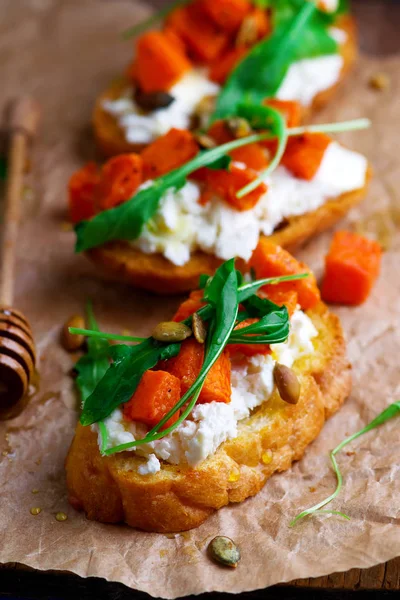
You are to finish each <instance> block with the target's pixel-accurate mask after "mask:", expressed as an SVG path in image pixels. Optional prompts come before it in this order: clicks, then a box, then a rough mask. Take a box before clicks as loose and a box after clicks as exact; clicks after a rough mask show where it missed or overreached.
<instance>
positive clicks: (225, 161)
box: [207, 154, 232, 171]
mask: <svg viewBox="0 0 400 600" xmlns="http://www.w3.org/2000/svg"><path fill="white" fill-rule="evenodd" d="M231 162H232V157H231V156H228V155H227V154H225V156H221V158H218V159H217V160H216V161H214V162H213V163H211V164H209V165H207V168H208V169H212V170H213V171H219V170H220V169H223V170H224V171H227V170H228V169H229V166H230V164H231Z"/></svg>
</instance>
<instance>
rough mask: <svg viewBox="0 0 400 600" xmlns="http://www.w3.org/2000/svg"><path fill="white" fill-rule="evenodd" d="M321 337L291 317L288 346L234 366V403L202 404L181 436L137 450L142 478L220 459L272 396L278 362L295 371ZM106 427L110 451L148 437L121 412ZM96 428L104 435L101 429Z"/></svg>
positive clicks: (304, 320) (298, 314)
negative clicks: (242, 424) (220, 449)
mask: <svg viewBox="0 0 400 600" xmlns="http://www.w3.org/2000/svg"><path fill="white" fill-rule="evenodd" d="M317 335H318V332H317V330H316V329H315V327H314V325H313V323H312V321H311V319H310V318H309V317H308V316H307V315H306V314H305V313H304V312H302V311H301V310H296V311H295V313H294V314H293V316H292V318H291V322H290V335H289V339H288V340H287V342H285V343H281V344H273V345H271V350H272V354H271V355H266V356H265V355H261V354H258V355H256V356H253V357H251V358H246V359H245V360H243V359H241V360H240V361H238V362H235V361H233V362H232V372H231V387H232V394H231V402H230V403H229V404H225V403H223V402H210V403H207V404H198V405H197V406H195V408H194V410H193V411H192V413H191V415H190V417H189V418H188V419H186V420H185V421H184V422H183V423H182V424H181V425H180V426H179V427H178V428H177V429H176V430H175V431H173V432H171V433H170V434H168V435H166V436H165V437H164V438H161V439H160V440H156V441H154V442H152V443H150V444H145V445H142V446H138V447H137V448H135V449H132V451H134V452H135V453H136V454H137V455H139V456H143V457H144V458H146V459H147V460H146V462H144V463H143V464H141V465H140V466H139V467H138V472H139V473H140V474H141V475H149V474H153V473H156V472H157V471H159V470H160V468H161V463H160V460H164V461H166V462H169V463H171V464H189V465H190V466H193V467H194V466H196V465H198V464H199V463H201V462H202V461H203V460H205V459H206V458H207V457H208V456H211V455H212V454H214V453H215V452H216V450H217V449H218V447H219V446H220V445H221V444H222V443H223V442H225V441H226V440H230V439H233V438H235V437H236V436H237V435H238V433H239V428H240V421H242V420H243V419H246V418H247V417H249V416H250V414H251V411H252V410H254V409H255V408H257V407H258V406H260V405H261V404H263V403H264V402H266V401H268V398H269V397H270V396H271V394H272V391H273V389H274V380H273V369H274V365H275V362H280V363H282V364H284V365H286V366H288V367H291V366H292V365H293V363H294V362H295V361H296V360H298V359H299V358H301V357H303V356H308V355H310V354H312V352H313V349H314V347H313V341H312V340H313V338H315V337H316V336H317ZM104 422H105V425H106V427H107V430H108V436H109V442H108V443H109V447H112V446H116V445H119V444H124V443H127V442H132V441H134V440H135V439H139V438H143V437H144V436H145V435H146V431H147V430H146V427H145V426H144V425H142V424H140V423H135V422H130V421H126V420H125V419H124V416H123V413H122V411H121V410H120V409H116V410H114V412H113V413H112V414H111V415H110V416H109V417H108V418H107V419H105V421H104ZM92 427H93V428H94V429H95V430H96V431H98V429H97V425H94V426H92ZM100 443H101V439H100V434H99V444H100Z"/></svg>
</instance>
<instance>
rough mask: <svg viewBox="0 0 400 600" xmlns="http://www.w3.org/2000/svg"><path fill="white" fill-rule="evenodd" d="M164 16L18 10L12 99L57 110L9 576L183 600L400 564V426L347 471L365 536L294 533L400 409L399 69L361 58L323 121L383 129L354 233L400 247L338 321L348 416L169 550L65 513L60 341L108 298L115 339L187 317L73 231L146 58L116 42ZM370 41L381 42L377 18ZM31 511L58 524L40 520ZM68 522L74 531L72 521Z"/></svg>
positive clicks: (30, 203) (2, 551)
mask: <svg viewBox="0 0 400 600" xmlns="http://www.w3.org/2000/svg"><path fill="white" fill-rule="evenodd" d="M148 10H149V9H148V8H146V7H144V6H141V5H139V4H137V3H136V2H134V1H127V0H113V1H111V0H110V1H105V0H19V2H17V3H16V2H15V1H14V0H3V6H2V14H3V19H2V22H1V25H0V54H1V56H2V66H1V70H2V71H1V73H2V74H1V81H2V85H1V89H0V99H1V101H5V100H6V99H7V98H9V97H10V96H11V95H14V94H15V93H20V92H31V93H33V94H34V95H35V96H36V97H37V98H38V99H39V100H40V102H41V104H42V107H43V117H44V119H43V125H42V130H41V135H40V139H39V140H38V143H37V146H36V149H35V153H34V165H33V173H32V174H31V176H30V180H31V184H30V185H31V186H32V187H27V189H26V190H25V195H24V207H25V210H24V223H23V225H22V227H21V235H20V244H19V248H18V272H17V298H16V305H17V306H18V307H19V308H20V309H22V310H23V311H25V312H26V314H27V315H28V317H29V318H30V319H31V322H32V326H33V329H34V333H35V337H36V341H37V348H38V354H39V360H38V364H39V369H40V380H39V381H38V382H37V386H36V389H34V390H33V393H32V399H31V402H30V404H29V406H28V408H27V409H26V410H25V412H24V413H23V414H22V415H21V416H20V417H19V418H17V419H15V420H13V421H10V422H7V423H1V424H0V498H1V511H0V539H1V540H2V543H1V545H0V562H3V563H6V562H11V561H16V562H21V563H24V564H25V565H29V566H31V567H34V568H38V569H46V570H47V569H60V570H67V571H71V572H74V573H77V574H79V575H82V576H99V577H104V578H106V579H108V580H112V581H120V582H122V583H125V584H126V585H128V586H131V587H132V588H136V589H139V590H144V591H146V592H148V593H150V594H152V595H154V596H162V597H166V598H174V597H178V596H182V595H185V594H190V593H200V592H205V591H212V590H214V591H216V590H219V591H225V592H241V591H245V590H252V589H256V588H262V587H265V586H269V585H272V584H275V583H277V582H284V581H290V580H292V579H294V578H300V577H312V576H319V575H326V574H328V573H332V572H334V571H344V570H347V569H350V568H353V567H369V566H372V565H374V564H377V563H379V562H383V561H386V560H389V559H391V558H393V557H395V556H396V555H398V554H400V535H399V519H400V509H399V503H398V498H399V495H400V436H399V427H400V420H393V421H392V422H390V423H388V424H386V425H385V426H384V427H382V428H381V429H379V430H377V431H374V432H373V433H370V434H368V435H366V436H364V437H362V438H361V439H359V440H358V441H357V442H356V443H354V444H353V445H352V446H351V447H349V448H347V450H348V452H343V453H342V455H341V456H340V457H339V461H340V465H341V468H342V471H343V475H344V480H345V483H344V486H343V490H342V492H341V494H340V496H339V498H338V499H337V500H336V501H335V502H334V503H333V504H332V508H335V509H337V510H344V511H345V512H347V513H348V514H349V515H350V516H351V521H350V522H347V521H344V520H341V519H340V518H337V517H327V516H320V517H316V518H313V519H310V520H305V521H303V522H301V523H300V524H299V525H298V526H297V527H295V528H294V529H289V528H288V523H289V521H290V519H291V518H292V517H293V516H295V515H296V514H297V513H298V512H299V511H300V510H302V509H303V508H305V507H308V506H310V505H312V504H315V503H316V502H317V501H318V500H321V499H322V498H325V497H326V495H327V494H328V493H330V492H331V491H332V490H333V489H334V485H335V479H334V476H333V474H332V471H331V469H330V465H329V460H328V456H327V453H328V451H329V450H330V449H331V448H333V447H334V446H336V445H337V444H338V443H339V442H340V441H341V440H342V439H343V438H344V437H345V436H346V435H348V434H351V433H352V432H354V431H356V430H358V429H359V428H360V427H362V426H363V425H364V424H366V423H367V422H368V421H370V420H371V419H372V418H373V417H374V416H375V415H377V414H378V413H379V412H380V411H381V410H383V409H384V408H385V407H386V406H387V405H388V404H389V403H391V402H392V401H394V400H395V399H399V397H400V385H399V384H400V376H399V356H400V330H399V325H400V304H399V294H400V278H399V264H400V263H399V261H400V254H399V248H400V243H399V242H400V236H399V234H398V231H396V224H395V223H396V220H397V223H398V219H396V218H394V220H393V217H396V215H398V213H399V208H400V201H399V197H398V188H399V185H400V171H399V169H398V166H399V158H398V157H399V149H398V131H397V129H396V127H395V125H396V123H397V124H398V120H399V109H398V100H397V99H398V97H399V94H400V89H399V88H400V56H397V57H396V56H394V55H388V56H386V57H384V58H377V57H375V56H374V55H364V56H362V58H361V60H360V63H359V66H358V68H357V70H356V72H355V73H354V75H352V77H351V79H350V80H349V81H348V82H347V84H346V86H345V88H344V89H343V90H342V91H341V92H340V93H339V94H338V96H337V97H336V98H335V100H334V101H333V103H332V104H331V106H330V107H329V108H328V109H327V110H326V111H325V112H324V113H322V114H320V115H318V120H319V121H328V120H333V119H337V120H339V119H348V118H353V117H361V116H363V117H370V118H371V119H372V120H373V128H372V129H371V130H370V131H368V132H359V133H354V134H347V135H343V136H342V138H343V140H344V141H345V142H346V143H348V144H349V145H350V146H351V147H353V148H357V149H359V150H362V151H363V152H365V153H366V154H367V155H368V157H369V158H370V160H371V162H372V164H373V167H374V171H375V179H374V181H373V183H372V186H371V189H370V192H369V194H368V198H367V200H366V201H365V203H364V204H363V205H362V206H361V207H360V208H358V209H356V210H355V211H353V213H352V214H351V215H350V217H349V219H348V221H347V224H348V223H350V224H352V226H354V227H355V228H357V229H360V230H365V229H369V230H371V231H372V233H378V235H379V236H380V237H382V235H383V237H384V238H385V240H386V243H387V244H388V245H389V246H390V248H389V250H388V252H387V254H386V255H385V257H384V260H383V269H382V275H381V277H380V280H379V283H378V284H377V286H376V287H375V289H374V291H373V294H372V296H371V297H370V299H369V300H368V302H367V303H366V304H365V305H364V306H362V307H361V308H358V309H353V308H341V309H339V310H338V313H339V314H340V316H341V318H342V320H343V324H344V328H345V330H346V334H347V338H348V351H349V355H350V358H351V360H352V362H353V365H354V371H353V378H354V387H353V392H352V394H351V397H350V399H349V400H348V402H347V403H346V405H345V406H344V407H343V409H342V410H341V411H340V413H339V414H337V415H336V416H334V417H333V418H332V419H331V420H330V421H329V422H328V423H327V424H326V426H325V428H324V430H323V432H322V434H321V436H320V437H319V439H318V440H317V441H316V442H315V443H314V444H313V445H312V446H311V447H310V448H309V449H308V451H307V453H306V456H305V457H304V459H303V460H302V461H301V462H299V463H297V464H296V465H295V466H294V467H293V468H292V469H291V470H290V471H289V472H287V473H284V474H280V475H276V476H274V477H273V478H272V479H271V480H270V481H269V482H268V483H267V485H266V486H265V488H264V490H263V491H262V492H261V493H260V494H259V495H258V496H256V497H255V498H253V499H250V500H248V501H247V502H245V503H243V504H240V505H237V506H230V507H227V508H224V509H222V510H221V511H219V512H218V513H217V514H215V515H214V516H213V517H211V518H210V519H209V520H208V521H207V522H206V523H205V524H204V525H203V526H201V527H200V528H198V529H197V530H194V531H191V532H189V533H185V534H182V535H174V536H165V535H157V534H147V533H141V532H138V531H134V530H132V529H129V528H128V527H125V526H108V525H101V524H99V523H94V522H90V521H87V520H86V519H85V517H84V516H83V515H82V514H80V513H77V512H75V511H74V510H73V509H72V508H71V507H70V506H69V505H68V503H67V499H66V488H65V476H64V458H65V456H66V453H67V450H68V446H69V443H70V441H71V439H72V436H73V431H74V425H75V422H76V419H77V399H76V395H75V392H74V385H73V380H72V378H71V377H70V370H71V368H72V366H73V364H74V361H75V360H76V357H74V356H71V355H69V354H67V353H66V352H65V351H64V350H62V348H61V347H60V345H59V330H60V326H61V325H62V323H63V322H64V321H65V320H66V319H67V318H68V317H69V316H70V315H71V314H73V313H76V312H81V311H82V309H83V306H84V302H85V300H86V299H87V298H92V299H93V300H94V304H95V311H96V314H97V316H98V319H99V321H100V323H101V325H102V327H103V328H104V329H106V330H111V331H115V332H120V331H121V330H130V331H132V332H135V333H136V334H138V335H141V334H145V333H148V332H149V330H150V328H151V326H152V325H153V324H154V323H155V322H157V320H160V319H161V318H164V317H167V316H169V315H170V314H171V312H172V311H173V309H174V307H175V306H176V303H177V301H178V300H177V299H173V298H172V299H167V300H163V301H160V300H159V299H157V298H153V297H151V296H149V295H146V294H144V293H140V292H135V291H134V290H132V289H129V288H128V287H124V286H122V285H111V284H109V283H104V282H101V281H100V280H99V279H98V277H97V275H96V273H95V271H94V269H93V268H92V266H91V265H90V264H89V263H88V262H87V261H86V259H85V258H84V257H82V256H75V255H74V254H73V244H74V234H73V233H72V232H71V231H69V230H68V228H67V227H66V225H65V223H64V219H65V202H66V182H67V180H68V177H69V176H70V174H71V173H72V172H73V171H74V170H75V169H76V168H77V167H79V166H80V165H81V164H82V163H83V162H84V161H85V160H88V159H90V158H91V157H92V155H93V144H92V141H91V139H90V135H89V133H88V132H89V120H90V113H91V108H92V105H93V101H94V98H95V96H96V94H97V93H98V92H100V91H101V90H102V89H103V88H104V87H105V86H106V85H107V83H108V82H109V80H110V79H112V78H113V77H114V76H115V75H116V74H117V73H119V72H120V71H121V69H122V68H123V67H124V65H125V64H126V63H127V62H128V60H129V59H130V56H131V43H130V42H125V43H124V42H122V41H121V40H120V39H119V37H118V33H119V32H120V31H121V30H122V29H124V28H125V27H126V26H127V25H129V24H131V23H134V22H135V21H136V20H139V19H141V18H143V17H144V16H145V15H146V14H147V13H148ZM361 10H363V9H362V8H361ZM371 27H373V30H374V31H376V28H377V22H376V19H373V22H371ZM381 33H382V38H384V37H385V35H384V32H383V31H382V32H381ZM374 39H375V38H374ZM377 71H384V72H386V73H387V74H388V75H389V77H390V80H391V86H390V89H389V90H387V91H385V92H377V91H373V90H372V89H370V87H369V86H368V80H369V78H370V76H371V75H372V74H374V73H376V72H377ZM382 232H383V233H382ZM329 239H330V234H329V233H327V234H325V235H323V236H321V237H320V238H318V239H316V240H314V241H313V242H312V243H311V244H310V245H309V246H308V248H307V249H306V250H305V251H304V252H303V253H302V254H303V256H304V258H305V259H306V260H307V261H309V262H310V264H311V265H312V266H313V267H314V268H316V270H317V272H320V271H321V269H322V266H323V255H324V253H325V252H326V249H327V246H328V244H329ZM32 490H39V491H38V492H37V493H35V494H34V493H32ZM31 507H40V508H41V509H42V512H41V513H40V514H39V515H37V516H32V515H31V514H30V509H31ZM58 511H63V512H65V513H66V514H67V515H68V520H67V521H64V522H58V521H56V519H55V514H56V513H57V512H58ZM217 534H223V535H228V536H230V537H232V538H233V539H234V540H236V542H237V543H238V544H239V545H240V547H241V550H242V560H241V562H240V564H239V566H238V568H237V569H235V570H227V569H222V568H219V567H218V566H216V565H214V564H212V563H211V562H210V561H209V560H208V558H207V556H206V553H205V548H206V546H207V543H208V541H209V540H210V539H211V538H212V537H213V536H215V535H217Z"/></svg>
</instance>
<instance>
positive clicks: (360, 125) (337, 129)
mask: <svg viewBox="0 0 400 600" xmlns="http://www.w3.org/2000/svg"><path fill="white" fill-rule="evenodd" d="M370 126H371V120H370V119H352V120H350V121H341V122H340V123H325V124H321V125H318V124H317V125H304V126H303V127H291V128H290V129H288V135H289V136H291V135H302V134H303V133H343V132H345V131H358V130H360V129H368V127H370Z"/></svg>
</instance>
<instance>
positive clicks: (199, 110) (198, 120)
mask: <svg viewBox="0 0 400 600" xmlns="http://www.w3.org/2000/svg"><path fill="white" fill-rule="evenodd" d="M214 110H215V96H204V98H202V99H201V100H200V102H199V103H198V104H197V106H196V108H195V110H194V123H193V125H194V127H201V128H206V127H207V125H208V120H209V117H210V116H211V115H212V113H213V112H214Z"/></svg>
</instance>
